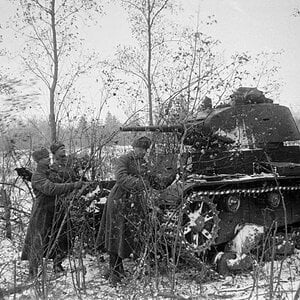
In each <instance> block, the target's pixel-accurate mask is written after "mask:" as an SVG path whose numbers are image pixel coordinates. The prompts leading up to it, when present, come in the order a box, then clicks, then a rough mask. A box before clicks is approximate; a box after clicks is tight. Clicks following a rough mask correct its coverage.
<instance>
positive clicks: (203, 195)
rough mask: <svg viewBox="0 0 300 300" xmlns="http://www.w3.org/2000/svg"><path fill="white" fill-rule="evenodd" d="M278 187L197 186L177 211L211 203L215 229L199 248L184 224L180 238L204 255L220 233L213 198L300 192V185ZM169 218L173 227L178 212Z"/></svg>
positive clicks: (170, 212)
mask: <svg viewBox="0 0 300 300" xmlns="http://www.w3.org/2000/svg"><path fill="white" fill-rule="evenodd" d="M191 182H192V183H197V182H196V181H191ZM273 184H274V182H273ZM276 184H277V185H276V186H266V187H254V188H228V189H226V188H224V189H220V190H200V186H198V187H197V186H195V188H196V190H194V191H191V192H189V193H190V194H188V195H187V201H186V203H185V204H184V205H183V206H182V207H180V209H179V208H177V210H183V211H185V210H186V208H187V206H188V205H189V204H191V203H197V202H201V201H204V202H205V203H210V204H209V205H210V206H211V209H212V211H213V215H214V217H213V221H214V228H213V230H212V232H211V238H210V239H207V240H206V241H205V242H204V243H203V244H199V245H198V246H197V247H195V246H194V245H193V244H192V243H189V242H188V241H187V239H186V236H185V235H186V233H185V231H184V228H185V226H184V224H183V226H182V228H183V230H182V231H181V233H180V238H181V240H182V242H183V243H184V244H185V246H186V248H187V250H188V251H191V252H192V253H196V254H200V253H203V252H205V251H207V250H209V249H210V248H211V246H212V245H213V244H214V242H215V241H216V239H217V238H218V231H219V223H220V219H219V217H218V215H219V211H218V210H217V208H216V206H217V205H216V203H213V198H214V197H215V196H228V195H236V194H238V195H242V194H244V195H258V194H264V193H272V192H273V193H274V192H275V193H281V192H286V191H299V190H300V184H295V185H279V184H278V182H277V183H276ZM168 214H169V216H170V215H171V214H172V218H171V222H170V223H171V224H172V226H170V225H169V226H168V227H169V228H170V227H173V226H174V223H176V222H178V220H177V217H178V211H175V210H172V209H171V210H169V211H168Z"/></svg>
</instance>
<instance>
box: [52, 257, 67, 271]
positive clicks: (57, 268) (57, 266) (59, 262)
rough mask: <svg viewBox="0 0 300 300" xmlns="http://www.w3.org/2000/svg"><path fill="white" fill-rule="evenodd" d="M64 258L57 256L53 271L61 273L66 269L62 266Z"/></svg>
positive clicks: (54, 260)
mask: <svg viewBox="0 0 300 300" xmlns="http://www.w3.org/2000/svg"><path fill="white" fill-rule="evenodd" d="M62 261H63V260H62V258H60V257H55V258H54V259H53V271H54V273H61V272H64V271H65V269H64V267H63V266H62Z"/></svg>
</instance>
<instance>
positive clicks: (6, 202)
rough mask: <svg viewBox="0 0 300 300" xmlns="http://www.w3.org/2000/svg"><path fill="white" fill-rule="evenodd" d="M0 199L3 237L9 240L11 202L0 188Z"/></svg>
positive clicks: (10, 233) (10, 234)
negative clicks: (2, 210)
mask: <svg viewBox="0 0 300 300" xmlns="http://www.w3.org/2000/svg"><path fill="white" fill-rule="evenodd" d="M0 198H1V202H3V207H4V220H5V237H6V238H8V239H10V240H11V238H12V230H11V221H10V216H11V212H10V208H11V201H10V198H9V197H8V195H7V192H6V190H5V189H4V188H1V194H0Z"/></svg>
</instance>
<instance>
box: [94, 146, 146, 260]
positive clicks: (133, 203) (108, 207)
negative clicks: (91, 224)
mask: <svg viewBox="0 0 300 300" xmlns="http://www.w3.org/2000/svg"><path fill="white" fill-rule="evenodd" d="M146 173H147V166H146V162H145V160H144V159H143V158H137V157H136V156H135V154H134V152H133V151H131V152H129V153H127V154H125V155H122V156H121V157H120V158H119V159H118V160H117V163H116V169H115V177H116V184H115V185H114V187H113V188H112V190H111V192H110V194H109V196H108V199H107V201H106V204H105V207H104V211H103V215H102V218H101V225H100V230H99V234H98V242H99V243H100V244H101V242H102V243H103V244H102V246H104V249H105V250H106V251H108V252H110V253H115V254H118V256H119V257H121V258H126V257H129V255H130V254H131V253H133V252H134V241H133V232H132V230H133V227H132V226H130V216H129V215H130V211H131V210H133V211H135V212H138V211H139V210H140V209H141V207H142V201H143V200H144V197H143V191H144V190H145V188H146V186H149V182H148V181H147V179H146Z"/></svg>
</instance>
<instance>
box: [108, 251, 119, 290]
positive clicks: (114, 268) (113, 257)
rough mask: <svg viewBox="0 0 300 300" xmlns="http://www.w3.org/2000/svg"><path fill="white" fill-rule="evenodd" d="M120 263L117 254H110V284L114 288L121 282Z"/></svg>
mask: <svg viewBox="0 0 300 300" xmlns="http://www.w3.org/2000/svg"><path fill="white" fill-rule="evenodd" d="M121 261H122V260H121ZM118 263H119V260H118V255H117V254H115V253H110V254H109V282H110V283H111V284H112V285H113V286H116V285H117V284H118V283H120V282H121V276H120V273H119V270H118V269H119V267H118V265H119V264H118Z"/></svg>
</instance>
